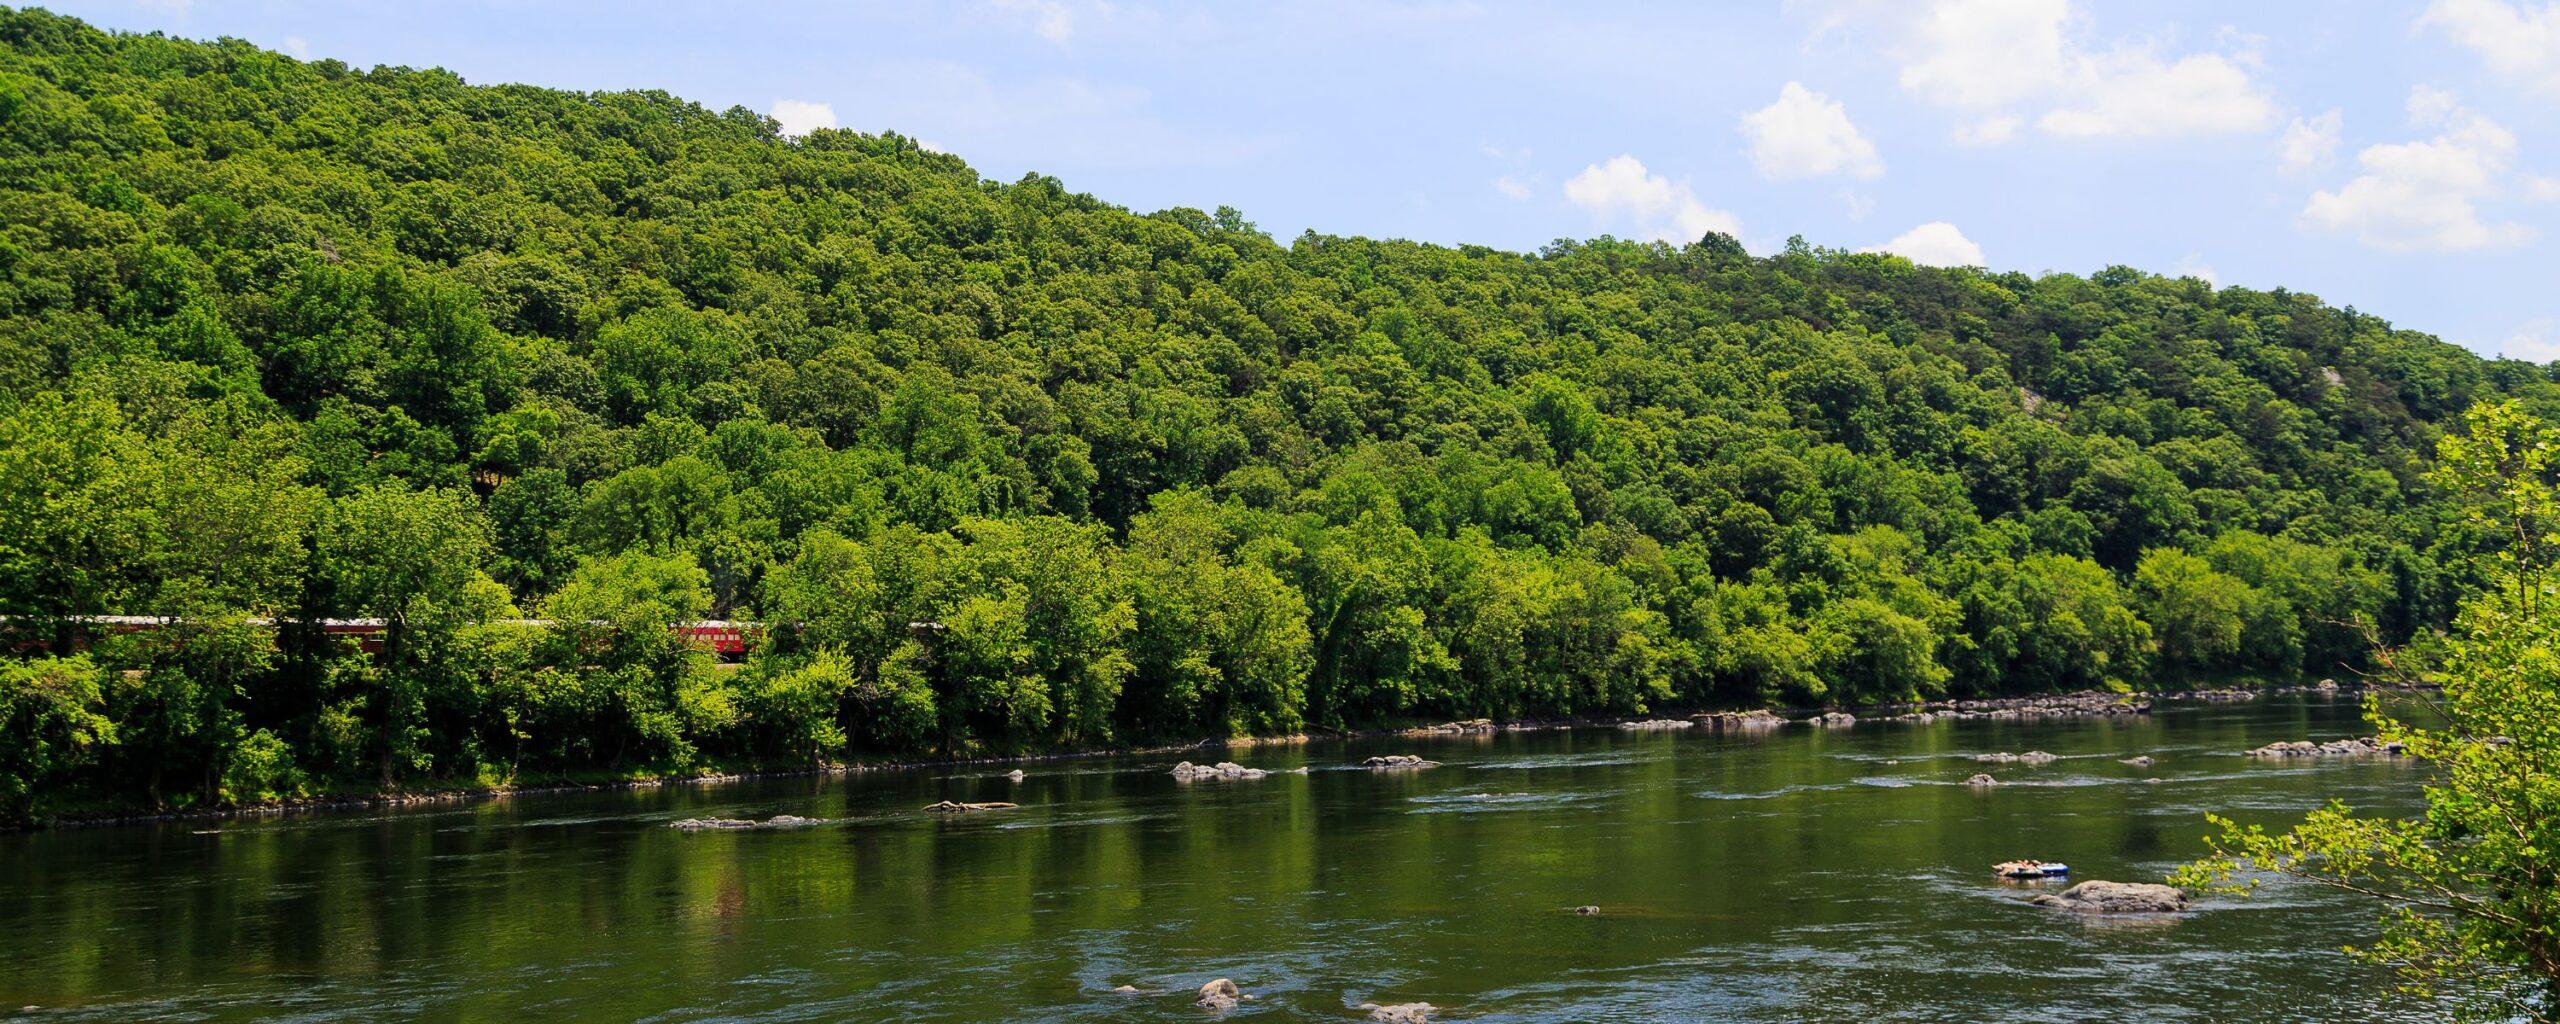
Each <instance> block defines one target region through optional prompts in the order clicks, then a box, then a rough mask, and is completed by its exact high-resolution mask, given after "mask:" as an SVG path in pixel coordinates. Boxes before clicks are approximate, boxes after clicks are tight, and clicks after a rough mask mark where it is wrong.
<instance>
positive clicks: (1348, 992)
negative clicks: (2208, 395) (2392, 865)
mask: <svg viewBox="0 0 2560 1024" xmlns="http://www.w3.org/2000/svg"><path fill="white" fill-rule="evenodd" d="M2363 731H2369V730H2363V729H2361V728H2360V724H2359V722H2358V721H2357V718H2356V708H2355V705H2354V703H2353V701H2352V700H2332V699H2324V698H2319V697H2309V696H2306V697H2277V698H2269V699H2265V700H2259V701H2253V702H2249V703H2245V704H2237V705H2199V704H2184V705H2173V704H2163V705H2161V706H2160V707H2159V708H2158V709H2156V710H2155V711H2154V712H2153V713H2152V714H2151V715H2148V716H2143V717H2137V718H2119V719H2112V720H2085V719H2084V720H2063V721H2053V722H2043V723H2021V722H1994V721H1967V722H1933V723H1927V724H1902V723H1860V724H1858V725H1857V726H1855V727H1851V728H1847V729H1817V728H1812V727H1807V726H1802V725H1794V726H1788V727H1786V728H1784V729H1781V730H1778V731H1775V732H1770V733H1766V734H1762V735H1736V734H1731V733H1716V732H1711V731H1707V730H1688V731H1683V732H1666V733H1630V732H1622V731H1620V730H1617V729H1611V728H1593V727H1584V728H1579V729H1573V730H1569V731H1548V732H1530V733H1509V734H1499V735H1493V736H1482V737H1453V738H1435V739H1405V738H1384V737H1382V738H1373V739H1362V740H1357V741H1349V742H1322V743H1315V744H1310V745H1306V746H1298V747H1272V748H1262V749H1255V750H1249V751H1242V752H1238V753H1236V754H1233V755H1231V756H1233V757H1234V758H1235V759H1236V760H1239V761H1242V762H1244V763H1246V764H1249V765H1254V766H1259V767H1266V768H1294V767H1298V766H1302V765H1303V766H1306V767H1309V768H1311V769H1312V770H1311V771H1310V772H1309V773H1307V774H1304V775H1296V774H1287V775H1273V776H1271V777H1269V778H1264V779H1255V780H1233V781H1218V782H1191V783H1181V782H1176V781H1175V780H1174V779H1172V778H1171V777H1169V776H1168V775H1167V774H1166V771H1165V769H1166V768H1167V767H1168V766H1170V765H1171V764H1172V763H1173V762H1174V761H1176V760H1178V758H1176V757H1173V756H1131V757H1119V758H1094V759H1085V760H1065V761H1047V762H1036V763H1031V764H1027V765H1024V766H1022V767H1023V768H1024V769H1025V770H1026V771H1027V772H1028V774H1029V777H1028V778H1027V779H1024V780H1022V781H1020V782H1014V781H1011V780H1008V779H1006V778H1004V777H1003V774H1002V773H1003V772H1004V771H1006V770H1007V768H1009V767H1011V766H994V767H987V766H974V765H973V766H964V767H958V768H942V769H933V768H927V769H918V770H912V771H899V772H875V773H867V774H861V775H855V776H850V777H841V778H802V779H774V780H765V781H755V782H744V783H731V784H722V785H699V786H675V787H668V788H663V789H651V790H626V791H598V792H582V793H572V794H545V795H528V796H523V797H518V798H513V799H506V800H494V801H484V802H478V803H472V804H463V805H449V806H442V807H435V808H430V809H420V810H403V811H388V812H363V813H309V814H300V815H293V816H287V817H278V818H267V819H255V820H235V821H193V822H173V823H166V824H154V825H134V826H113V827H97V828H80V829H59V830H53V831H47V832H39V833H33V834H25V835H13V836H0V925H5V928H0V1017H6V1016H7V1015H9V1014H15V1015H16V1016H15V1017H8V1019H29V1020H58V1021H249V1020H262V1021H263V1020H279V1021H296V1022H338V1021H510V1020H527V1021H534V1020H539V1021H558V1022H588V1021H617V1022H618V1021H652V1022H694V1021H736V1022H783V1021H971V1022H978V1021H1103V1020H1111V1021H1122V1020H1137V1021H1146V1020H1162V1021H1200V1020H1202V1019H1204V1017H1205V1016H1206V1015H1205V1014H1204V1013H1203V1012H1202V1011H1200V1010H1198V1009H1195V1008H1193V1007H1192V1005H1191V994H1190V993H1191V991H1192V990H1194V989H1196V988H1197V987H1198V986H1199V985H1200V983H1201V982H1203V981H1205V980H1208V979H1210V978H1214V977H1229V978H1233V979H1234V980H1235V981H1236V982H1237V983H1238V984H1240V985H1241V986H1242V987H1243V989H1244V990H1245V991H1246V992H1249V993H1252V994H1254V995H1255V996H1257V997H1258V998H1256V999H1255V1000H1254V1001H1252V1002H1248V1003H1245V1004H1243V1005H1242V1006H1241V1007H1239V1008H1238V1009H1237V1010H1236V1011H1235V1012H1234V1013H1232V1014H1231V1015H1230V1017H1231V1018H1232V1019H1235V1020H1257V1021H1295V1020H1318V1021H1322V1020H1358V1019H1361V1017H1362V1015H1361V1014H1360V1013H1358V1012H1356V1011H1354V1010H1353V1009H1351V1007H1353V1006H1355V1005H1356V1004H1359V1003H1361V1002H1363V1001H1372V1000H1374V1001H1377V1002H1385V1003H1397V1002H1409V1001H1426V1002H1430V1003H1432V1004H1435V1005H1436V1006H1438V1007H1440V1008H1441V1009H1440V1011H1439V1012H1438V1013H1436V1014H1434V1015H1433V1019H1434V1020H1435V1021H1449V1022H1465V1021H1622V1020H1624V1021H1635V1020H1644V1021H1653V1020H1702V1021H1888V1020H1889V1021H1944V1022H1975V1021H2000V1022H2035V1021H2053V1022H2063V1021H2072V1022H2077V1021H2217V1022H2220V1021H2233V1022H2238V1021H2371V1020H2391V1019H2395V1018H2392V1017H2389V1016H2387V1015H2385V1014H2384V1013H2383V1012H2382V1011H2381V1010H2379V1009H2377V1007H2378V1006H2380V1005H2381V1002H2382V1001H2381V999H2380V998H2379V996H2380V994H2381V993H2382V992H2383V991H2384V989H2385V985H2386V982H2385V980H2384V979H2383V978H2382V977H2381V976H2380V975H2379V974H2378V973H2377V972H2375V971H2374V970H2372V969H2370V968H2367V967H2364V966H2361V965H2359V964H2356V963H2354V962H2352V961H2350V960H2348V959H2347V958H2345V957H2344V956H2343V955H2341V954H2340V953H2338V952H2337V948H2338V947H2339V946H2341V945H2342V944H2346V943H2349V942H2353V941H2356V940H2358V939H2360V938H2362V937H2364V936H2365V935H2366V934H2367V930H2368V928H2369V925H2370V922H2371V920H2372V916H2373V915H2372V913H2371V912H2370V910H2369V909H2368V908H2365V907H2361V906H2357V905H2354V904H2350V903H2347V902H2344V901H2342V900H2340V899H2338V898H2336V897H2333V896H2330V895H2327V894H2325V893H2321V892H2317V891H2312V890H2308V889H2304V888H2300V887H2285V886H2274V887H2271V888H2268V889H2266V890H2265V891H2263V892H2261V893H2260V894H2259V895H2257V896H2256V897H2254V898H2250V899H2247V900H2244V901H2233V900H2215V901H2209V902H2207V903H2206V904H2204V906H2203V909H2201V910H2200V911H2198V912H2196V913H2193V914H2189V915H2184V916H2179V917H2175V918H2166V919H2160V918H2150V919H2108V920H2087V919H2081V918H2078V917H2075V916H2072V915H2068V914H2063V913H2058V912H2052V911H2046V910H2041V909H2038V908H2034V907H2030V906H2027V905H2025V904H2024V903H2022V902H2021V901H2020V899H2019V897H2020V896H2021V894H2022V893H2024V892H2026V891H2027V890H2024V889H2021V888H2019V887H2017V886H2013V885H2005V884H2001V883H1998V882H1995V881H1993V880H1992V879H1991V877H1990V875H1989V872H1988V870H1987V869H1988V866H1989V865H1990V864H1991V863H1993V862H1995V861H1999V860H2005V859H2009V858H2013V857H2036V858H2041V859H2046V860H2060V861H2067V862H2069V863H2070V864H2071V866H2072V869H2073V872H2072V874H2073V877H2074V878H2076V879H2092V878H2103V879H2114V880H2119V881H2150V880H2157V879H2158V878H2159V876H2161V875H2162V874H2163V873H2164V872H2166V871H2167V870H2169V869H2170V868H2171V867H2173V866H2175V865H2176V864H2178V863H2179V862H2181V861H2183V860H2186V859H2189V858H2191V857H2193V856H2195V855H2197V854H2198V853H2199V852H2200V851H2201V849H2202V847H2201V842H2200V838H2199V837H2200V836H2201V835H2202V834H2203V833H2204V832H2205V830H2206V825H2205V822H2204V814H2205V813H2206V812H2207V811H2221V812H2227V813H2231V814H2234V815H2236V816H2238V817H2240V818H2242V819H2243V820H2250V821H2262V822H2267V823H2270V824H2280V823H2287V822H2290V821H2292V820H2294V819H2295V818H2296V817H2298V816H2299V815H2300V814H2301V812H2302V811H2304V810H2306V809H2308V808H2311V807H2313V806H2316V805H2318V804H2319V803H2321V802H2324V801H2327V800H2329V799H2332V798H2343V799H2345V800H2347V801H2349V802H2350V803H2352V804H2355V805H2357V806H2359V807H2362V808H2366V809H2371V810H2378V811H2393V812H2399V811H2407V810H2410V809H2412V808H2414V807H2415V806H2416V792H2415V786H2416V784H2417V781H2418V776H2417V774H2416V771H2415V770H2414V769H2412V768H2410V767H2409V766H2407V765H2405V764H2394V763H2383V762H2320V763H2309V762H2301V763H2267V762H2260V761H2255V760H2251V759H2247V758H2243V757H2240V756H2238V752H2239V751H2241V750H2243V749H2246V748H2248V747H2252V746H2256V745H2259V744H2263V743H2267V742H2271V741H2275V740H2291V739H2306V738H2308V739H2330V738H2336V737H2340V736H2349V735H2356V734H2359V733H2360V732H2363ZM2029 749H2039V750H2046V751H2050V752H2053V753H2055V754H2059V755H2062V760H2060V761H2057V762H2055V763H2053V764H2050V765H2046V766H2043V767H2032V768H2031V767H2023V766H2014V765H1989V766H1986V765H1978V764H1976V763H1975V762H1974V761H1973V760H1972V755H1974V754H1977V753H1984V752H1992V751H2024V750H2029ZM1378 753H1417V754H1422V755H1424V756H1427V757H1431V758H1434V759H1437V760H1440V761H1442V762H1445V763H1444V764H1443V765H1442V766H1441V767H1438V768H1432V769H1428V770H1423V771H1416V772H1396V773H1387V772H1370V771H1362V770H1354V769H1351V768H1350V767H1349V765H1351V764H1352V763H1354V762H1356V761H1357V760H1358V759H1359V758H1362V757H1365V756H1368V755H1371V754H1378ZM2136 754H2149V755H2151V756H2153V757H2156V758H2158V759H2159V763H2158V764H2157V765H2156V766H2154V767H2151V768H2147V769H2146V768H2136V767H2131V766H2127V765H2124V764H2120V763H2118V759H2120V758H2126V757H2131V756H2133V755H2136ZM1187 756H1191V757H1194V758H1195V759H1197V758H1199V756H1200V755H1196V754H1195V755H1187ZM1216 756H1217V755H1215V754H1214V753H1212V754H1211V755H1209V758H1208V759H1211V760H1214V759H1216ZM1981 770H1987V771H1989V772H1990V773H1991V774H1993V775H1996V776H1998V777H2000V778H2002V779H2004V780H2006V781H2007V782H2008V783H2009V784H2008V785H2004V786H2002V787H1999V788H1997V789H1992V790H1988V791H1978V790H1974V789H1969V788H1967V787H1966V786H1964V785H1963V784H1962V783H1963V780H1964V779H1965V778H1966V777H1967V776H1969V775H1972V774H1973V773H1975V772H1976V771H1981ZM2152 777H2156V778H2158V779H2159V780H2160V781H2158V782H2156V783H2151V782H2145V781H2144V780H2145V779H2146V778H2152ZM946 798H949V799H959V800H1009V801H1015V802H1018V803H1020V804H1022V805H1023V806H1022V807H1021V808H1020V809H1019V810H1012V811H992V812H985V813H980V814H973V815H967V816H962V817H956V818H937V817H935V816H931V815H926V814H923V813H920V812H918V810H917V808H919V807H920V806H921V805H923V804H925V803H928V802H931V801H935V800H940V799H946ZM774 814H795V815H803V816H810V817H823V818H832V819H839V820H836V821H833V822H830V823H827V824H823V825H819V826H815V827H810V828H803V829H795V830H788V831H762V830H760V831H749V832H733V833H686V832H678V831H676V830H673V829H669V828H667V827H666V825H667V823H668V822H669V821H672V820H674V819H678V818H683V817H690V816H712V815H716V816H731V817H756V818H763V817H767V816H771V815H774ZM1582 905H1596V906H1598V907H1600V908H1601V912H1600V913H1599V914H1597V915H1593V916H1577V915H1576V914H1574V913H1573V908H1575V907H1577V906H1582ZM1123 984H1128V985H1134V986H1137V987H1138V988H1140V989H1142V990H1148V991H1147V993H1146V994H1139V995H1123V994H1115V993H1113V992H1112V989H1113V988H1114V987H1115V986H1118V985H1123ZM22 1007H23V1009H22Z"/></svg>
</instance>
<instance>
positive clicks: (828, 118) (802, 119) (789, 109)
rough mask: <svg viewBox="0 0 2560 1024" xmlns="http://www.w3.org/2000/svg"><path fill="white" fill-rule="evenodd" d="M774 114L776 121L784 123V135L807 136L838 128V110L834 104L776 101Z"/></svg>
mask: <svg viewBox="0 0 2560 1024" xmlns="http://www.w3.org/2000/svg"><path fill="white" fill-rule="evenodd" d="M772 114H773V119H774V120H776V121H780V122H782V134H784V135H793V136H797V135H807V134H809V133H810V132H813V131H816V130H818V129H820V128H833V127H835V126H836V108H835V106H834V105H833V104H827V103H811V102H809V101H808V100H775V101H773V111H772Z"/></svg>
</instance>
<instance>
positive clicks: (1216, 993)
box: [1193, 978, 1244, 1010]
mask: <svg viewBox="0 0 2560 1024" xmlns="http://www.w3.org/2000/svg"><path fill="white" fill-rule="evenodd" d="M1243 996H1244V993H1242V992H1238V991H1236V983H1235V982H1232V981H1229V980H1227V979H1225V978H1220V979H1218V980H1216V981H1212V982H1210V983H1208V984H1206V985H1202V986H1200V998H1199V999H1196V1000H1193V1005H1195V1006H1198V1007H1200V1008H1201V1009H1204V1010H1232V1009H1235V1008H1236V1000H1237V999H1240V998H1243Z"/></svg>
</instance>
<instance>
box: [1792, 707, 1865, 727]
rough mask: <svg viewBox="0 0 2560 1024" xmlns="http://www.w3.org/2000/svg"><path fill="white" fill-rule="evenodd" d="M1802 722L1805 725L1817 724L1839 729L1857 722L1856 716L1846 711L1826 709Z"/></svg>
mask: <svg viewBox="0 0 2560 1024" xmlns="http://www.w3.org/2000/svg"><path fill="white" fill-rule="evenodd" d="M1804 722H1805V724H1806V725H1819V726H1822V727H1824V728H1826V729H1840V728H1846V727H1848V726H1852V725H1856V724H1858V716H1856V715H1853V714H1850V713H1848V712H1846V711H1826V712H1824V713H1822V714H1819V715H1815V716H1813V717H1811V718H1808V719H1805V720H1804Z"/></svg>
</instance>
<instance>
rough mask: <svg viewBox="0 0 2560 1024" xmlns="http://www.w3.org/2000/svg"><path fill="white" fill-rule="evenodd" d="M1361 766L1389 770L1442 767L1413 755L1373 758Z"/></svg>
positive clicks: (1437, 763)
mask: <svg viewBox="0 0 2560 1024" xmlns="http://www.w3.org/2000/svg"><path fill="white" fill-rule="evenodd" d="M1360 766H1361V767H1363V768H1377V769H1388V768H1437V767H1439V766H1440V762H1438V761H1425V760H1423V759H1422V758H1420V757H1416V756H1414V755H1412V754H1388V755H1386V756H1384V757H1373V758H1370V759H1368V760H1366V761H1362V762H1360Z"/></svg>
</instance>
